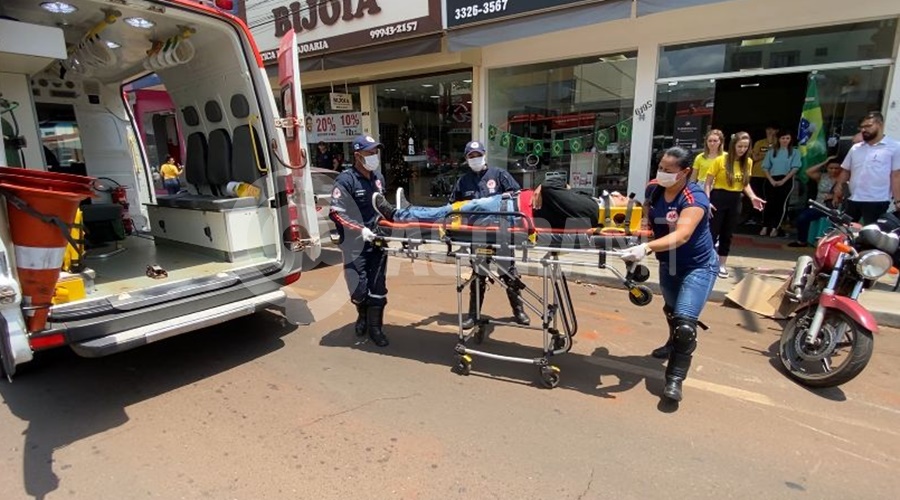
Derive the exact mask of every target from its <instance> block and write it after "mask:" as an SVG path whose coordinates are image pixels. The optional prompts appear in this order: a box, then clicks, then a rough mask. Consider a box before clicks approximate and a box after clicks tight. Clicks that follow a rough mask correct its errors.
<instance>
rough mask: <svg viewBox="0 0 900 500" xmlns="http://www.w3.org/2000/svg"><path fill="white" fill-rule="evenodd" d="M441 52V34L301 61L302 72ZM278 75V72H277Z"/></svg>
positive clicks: (302, 59)
mask: <svg viewBox="0 0 900 500" xmlns="http://www.w3.org/2000/svg"><path fill="white" fill-rule="evenodd" d="M440 51H441V34H440V33H437V34H434V35H428V36H424V37H420V38H412V39H409V40H402V41H399V42H392V43H385V44H381V45H373V46H371V47H362V48H358V49H353V50H348V51H344V52H335V53H333V54H327V55H324V56H320V57H309V58H301V59H300V71H304V72H305V71H322V70H329V69H337V68H345V67H347V66H357V65H360V64H371V63H376V62H381V61H390V60H394V59H400V58H403V57H414V56H422V55H427V54H436V53H439V52H440ZM276 74H277V71H276Z"/></svg>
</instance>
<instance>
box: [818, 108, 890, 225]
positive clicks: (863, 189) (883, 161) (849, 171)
mask: <svg viewBox="0 0 900 500" xmlns="http://www.w3.org/2000/svg"><path fill="white" fill-rule="evenodd" d="M859 131H860V133H861V134H862V139H863V142H860V143H858V144H855V145H854V146H853V147H852V148H850V152H848V153H847V156H846V158H844V163H843V164H841V168H843V172H841V177H840V178H839V179H838V181H837V183H836V184H835V186H834V198H835V200H836V201H840V200H841V199H842V198H843V196H844V192H843V187H844V183H845V182H847V180H849V181H850V198H849V199H848V200H847V215H849V216H850V217H852V218H853V220H854V221H855V222H859V221H860V220H861V221H862V222H863V223H864V224H872V223H874V222H875V221H876V220H877V219H878V217H880V216H881V215H882V214H884V213H885V212H887V211H888V209H889V208H890V206H891V196H892V195H893V198H894V206H895V208H900V143H898V142H897V141H895V140H893V139H890V138H888V137H885V135H884V116H882V114H881V113H879V112H877V111H872V112H870V113H868V114H867V115H866V116H865V117H864V118H863V119H862V121H861V122H860V123H859Z"/></svg>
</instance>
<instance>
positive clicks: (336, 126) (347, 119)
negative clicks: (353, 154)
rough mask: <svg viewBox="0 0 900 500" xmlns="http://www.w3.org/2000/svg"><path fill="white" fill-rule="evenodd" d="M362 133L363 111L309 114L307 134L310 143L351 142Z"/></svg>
mask: <svg viewBox="0 0 900 500" xmlns="http://www.w3.org/2000/svg"><path fill="white" fill-rule="evenodd" d="M361 134H362V113H360V112H356V113H335V114H330V115H308V116H307V117H306V135H307V141H309V142H310V143H313V144H315V143H319V142H351V141H353V138H354V137H356V136H358V135H361Z"/></svg>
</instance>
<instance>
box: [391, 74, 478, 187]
mask: <svg viewBox="0 0 900 500" xmlns="http://www.w3.org/2000/svg"><path fill="white" fill-rule="evenodd" d="M375 91H376V94H377V97H378V131H379V137H380V139H381V142H382V144H384V147H385V151H384V155H383V156H382V160H383V162H384V174H385V179H386V180H387V183H388V190H389V191H391V192H393V191H394V190H396V189H397V188H398V187H402V188H403V189H404V191H405V192H406V193H407V194H408V197H409V199H410V200H411V201H412V202H414V203H419V204H443V203H446V202H447V197H448V196H449V195H450V192H451V190H452V188H453V185H454V184H455V183H456V179H457V178H458V177H459V175H460V173H461V171H460V166H461V165H464V164H465V162H464V161H463V151H464V149H465V146H466V143H467V142H468V141H469V140H470V139H471V137H472V72H471V71H465V72H461V73H452V74H443V75H432V76H426V77H422V78H416V79H412V80H402V81H392V82H384V83H379V84H377V85H376V86H375Z"/></svg>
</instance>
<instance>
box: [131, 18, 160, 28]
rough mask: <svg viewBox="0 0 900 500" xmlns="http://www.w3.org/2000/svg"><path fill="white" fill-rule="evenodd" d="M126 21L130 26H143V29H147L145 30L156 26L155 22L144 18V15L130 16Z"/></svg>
mask: <svg viewBox="0 0 900 500" xmlns="http://www.w3.org/2000/svg"><path fill="white" fill-rule="evenodd" d="M125 22H126V23H127V24H128V26H131V27H133V28H141V29H145V30H148V29H150V28H152V27H154V26H156V23H154V22H153V21H150V20H148V19H144V18H143V17H129V18H127V19H125Z"/></svg>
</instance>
